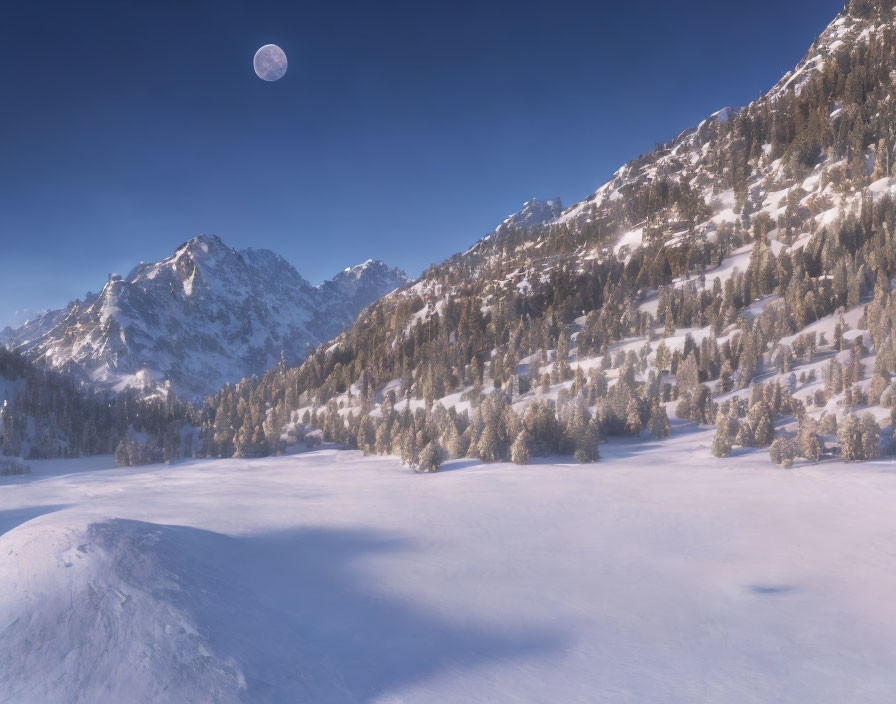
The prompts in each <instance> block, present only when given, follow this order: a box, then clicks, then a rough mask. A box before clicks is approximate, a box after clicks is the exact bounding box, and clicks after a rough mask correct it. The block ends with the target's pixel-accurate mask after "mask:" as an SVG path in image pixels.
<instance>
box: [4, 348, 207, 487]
mask: <svg viewBox="0 0 896 704" xmlns="http://www.w3.org/2000/svg"><path fill="white" fill-rule="evenodd" d="M193 423H194V420H193V410H192V406H191V405H188V404H183V403H181V402H179V401H178V400H177V399H176V398H175V397H174V395H171V396H169V397H168V398H160V397H155V398H148V399H147V398H142V397H141V396H140V395H139V393H138V392H137V390H135V389H128V390H125V391H122V392H121V393H112V392H108V391H96V390H94V389H92V388H91V387H90V386H87V385H85V384H83V383H79V382H78V381H76V379H75V377H74V376H72V375H71V374H66V373H64V372H62V371H59V370H56V369H52V368H49V367H47V366H46V365H43V366H41V365H39V364H35V363H34V362H31V361H30V360H28V359H26V358H25V357H24V356H23V355H22V354H20V353H18V352H14V351H10V350H7V349H4V348H2V347H0V462H2V460H3V458H4V456H6V457H25V458H27V459H45V458H53V457H78V456H80V455H101V454H109V453H111V452H114V451H115V450H116V448H118V447H119V446H120V445H122V441H123V440H124V441H125V442H124V444H123V448H124V450H125V451H128V452H130V454H128V455H124V456H123V457H127V458H129V459H131V460H133V461H134V462H140V463H142V462H149V461H156V462H160V461H162V460H169V459H173V458H175V457H179V456H181V455H182V454H184V453H186V454H191V453H193V452H194V451H195V450H196V448H198V444H197V445H196V448H194V447H193V441H194V436H195V433H194V431H193V429H192V427H193ZM150 439H152V442H149V440H150ZM0 470H2V467H0ZM0 473H2V472H0Z"/></svg>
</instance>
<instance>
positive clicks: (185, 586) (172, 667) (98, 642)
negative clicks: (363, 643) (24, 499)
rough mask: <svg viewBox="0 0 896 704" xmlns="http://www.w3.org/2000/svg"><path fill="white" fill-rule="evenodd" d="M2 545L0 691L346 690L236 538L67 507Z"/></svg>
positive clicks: (287, 694) (217, 697) (230, 695)
mask: <svg viewBox="0 0 896 704" xmlns="http://www.w3.org/2000/svg"><path fill="white" fill-rule="evenodd" d="M0 555H2V556H3V557H2V558H0V633H2V637H0V701H3V702H7V701H10V702H13V701H14V702H48V701H52V702H96V703H102V702H110V703H112V702H115V703H116V704H117V703H120V702H125V701H126V702H199V701H203V702H204V701H214V702H225V703H226V702H240V701H245V700H246V699H247V698H249V699H252V700H253V701H266V702H280V701H283V702H286V701H294V700H295V699H294V697H296V696H299V697H300V698H307V700H308V701H313V700H320V696H321V695H322V694H323V693H326V696H325V698H326V699H327V701H345V700H346V699H345V698H344V697H342V696H340V694H341V692H342V690H343V685H342V683H341V682H339V681H338V676H336V675H335V674H334V673H333V672H332V669H330V668H328V667H327V666H326V665H324V664H322V663H319V662H315V659H316V658H315V655H314V653H313V652H311V653H309V652H300V650H301V648H302V647H303V645H302V643H301V640H302V639H301V638H297V637H296V635H297V634H296V633H295V631H290V630H288V629H287V627H286V626H285V625H284V618H283V614H282V613H281V612H280V610H279V609H278V608H277V607H276V606H274V605H268V604H264V603H262V600H261V599H259V598H258V597H257V595H255V594H253V593H252V591H251V589H247V588H246V585H247V584H250V583H251V582H252V580H254V579H256V578H257V575H253V574H251V572H252V570H251V569H249V568H248V567H246V566H247V565H249V564H251V562H252V557H251V556H250V555H249V554H247V551H246V550H245V549H241V548H240V546H239V542H238V541H237V540H235V539H233V538H230V537H228V536H225V535H221V534H218V533H213V532H209V531H204V530H198V529H195V528H189V527H184V526H166V525H160V524H155V523H146V522H143V521H134V520H125V519H119V518H115V519H106V518H101V519H96V518H91V517H84V516H81V517H77V516H76V517H75V518H74V519H72V518H71V512H65V511H63V512H59V513H56V514H52V515H47V516H43V517H41V518H37V519H34V520H32V521H29V522H27V523H25V524H23V525H20V526H19V527H17V528H14V529H13V530H11V531H9V532H8V533H6V534H4V535H2V536H0ZM244 577H245V580H244V579H243V578H244Z"/></svg>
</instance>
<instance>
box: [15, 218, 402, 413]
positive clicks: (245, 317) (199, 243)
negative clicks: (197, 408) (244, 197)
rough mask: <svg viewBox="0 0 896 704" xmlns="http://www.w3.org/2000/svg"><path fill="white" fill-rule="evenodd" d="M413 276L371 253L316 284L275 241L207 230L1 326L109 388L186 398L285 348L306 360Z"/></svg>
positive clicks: (260, 367)
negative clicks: (70, 298) (78, 295)
mask: <svg viewBox="0 0 896 704" xmlns="http://www.w3.org/2000/svg"><path fill="white" fill-rule="evenodd" d="M406 280H407V278H406V276H405V274H404V272H402V271H400V270H398V269H390V268H389V267H387V266H386V265H385V264H383V262H379V261H376V262H375V261H367V262H365V263H364V264H361V265H359V266H356V267H353V268H349V269H346V270H345V271H342V272H340V273H339V274H337V275H336V277H334V278H333V279H332V280H330V281H327V282H325V283H324V284H322V285H321V286H312V285H311V284H310V283H309V282H308V281H306V280H305V279H304V278H302V276H300V275H299V273H298V272H297V271H296V269H295V268H294V267H293V266H292V265H291V264H290V263H289V262H287V261H286V260H285V259H283V257H281V256H279V255H278V254H275V253H274V252H271V251H269V250H266V249H245V250H242V251H237V250H235V249H232V248H230V247H228V246H227V245H225V244H224V243H223V242H222V241H221V239H220V238H218V237H217V236H214V235H200V236H199V237H196V238H194V239H192V240H190V241H189V242H186V243H185V244H183V245H181V246H180V247H178V249H177V251H175V252H174V254H173V255H171V256H170V257H168V258H166V259H164V260H162V261H160V262H157V263H141V264H140V265H138V266H137V267H135V268H134V269H133V270H132V271H131V272H130V273H129V274H128V275H127V276H123V277H122V276H118V275H115V274H113V275H110V277H109V280H108V282H107V283H106V285H105V286H104V287H103V289H102V291H101V292H100V293H99V294H88V295H87V296H86V297H85V299H84V300H76V301H74V302H72V303H70V304H69V305H68V306H66V307H65V308H63V309H61V310H55V311H49V312H47V313H45V314H43V315H41V316H40V317H39V318H37V319H36V320H33V321H30V322H28V323H26V324H25V325H23V326H21V327H20V328H17V329H11V328H6V329H5V330H3V332H2V333H0V343H2V344H4V345H5V346H7V347H10V348H15V349H19V350H21V351H22V352H24V353H25V354H26V355H27V356H28V357H30V358H32V359H39V358H43V359H46V360H47V361H49V362H50V363H51V365H52V366H54V367H57V368H67V369H70V370H72V371H80V372H83V374H84V375H85V376H86V377H87V378H89V379H90V380H91V381H92V382H93V383H94V385H96V386H99V387H102V388H111V389H123V388H125V387H127V386H131V387H138V388H142V387H144V386H146V385H150V386H152V387H153V388H160V389H167V388H171V389H172V390H174V391H175V392H176V393H178V394H179V395H182V396H187V397H190V396H193V395H202V394H207V393H211V392H213V391H215V390H216V389H217V388H219V387H220V386H221V385H222V384H225V383H229V382H233V381H238V380H239V379H242V378H244V377H246V376H249V375H252V374H257V373H261V372H264V371H265V370H267V369H269V368H270V367H271V366H273V365H275V364H276V363H277V362H278V361H279V360H280V359H281V356H282V357H283V358H285V360H286V361H287V362H292V363H295V362H298V361H301V359H303V358H304V356H305V353H306V350H307V348H308V347H309V346H315V345H318V344H320V343H322V342H325V341H326V340H328V339H330V338H331V337H333V336H334V335H336V334H338V333H339V332H340V331H341V330H342V329H344V328H345V327H346V326H348V325H350V324H351V322H352V321H353V320H354V318H355V316H356V315H357V314H358V313H359V312H360V311H361V310H362V309H363V308H364V307H366V306H367V305H369V304H370V303H371V302H373V301H374V300H376V299H378V298H379V297H380V296H382V295H384V294H386V293H388V292H389V291H392V290H394V289H395V288H397V287H399V286H401V285H403V284H404V283H405V282H406Z"/></svg>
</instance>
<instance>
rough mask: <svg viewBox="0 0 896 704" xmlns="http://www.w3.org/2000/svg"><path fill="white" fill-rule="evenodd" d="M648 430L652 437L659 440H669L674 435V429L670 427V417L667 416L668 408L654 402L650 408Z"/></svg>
mask: <svg viewBox="0 0 896 704" xmlns="http://www.w3.org/2000/svg"><path fill="white" fill-rule="evenodd" d="M648 430H649V431H650V434H651V436H653V437H654V438H656V439H657V440H662V439H664V438H667V437H669V435H670V434H671V433H672V428H671V426H670V425H669V416H668V415H667V414H666V407H665V406H664V405H663V404H661V403H659V402H658V401H654V402H653V404H652V405H651V407H650V421H649V423H648Z"/></svg>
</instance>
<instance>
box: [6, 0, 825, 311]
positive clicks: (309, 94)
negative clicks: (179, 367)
mask: <svg viewBox="0 0 896 704" xmlns="http://www.w3.org/2000/svg"><path fill="white" fill-rule="evenodd" d="M841 7H842V2H841V0H757V1H755V2H750V3H730V2H719V1H718V0H714V1H712V2H710V1H704V0H693V1H691V2H687V1H682V2H677V3H669V2H666V1H662V2H660V1H656V2H653V1H649V0H643V1H642V2H638V3H635V2H596V1H593V0H592V1H591V2H564V1H563V0H559V1H555V2H551V3H548V2H539V3H534V2H528V1H527V0H516V1H515V2H465V1H463V0H453V1H452V2H431V3H425V2H397V1H392V0H382V1H381V2H377V3H371V2H358V3H350V2H330V3H303V2H296V1H290V2H286V1H282V2H274V1H270V0H244V1H241V2H237V1H234V0H214V1H213V2H212V1H208V2H205V1H199V2H188V1H187V0H180V1H175V0H160V1H159V2H151V3H136V2H122V1H121V0H116V1H115V2H101V1H94V2H89V3H72V2H69V1H66V2H45V1H42V0H31V1H29V2H18V3H8V4H7V6H6V7H4V10H3V16H2V22H0V66H2V69H0V95H2V96H3V100H2V105H0V135H2V151H0V325H2V324H4V323H8V322H11V321H12V320H13V319H14V318H15V316H16V311H22V310H24V309H28V310H30V311H37V310H40V309H43V308H46V307H53V306H60V305H63V304H64V303H66V302H67V301H68V300H70V299H72V298H75V297H78V296H81V295H83V294H84V293H85V292H86V291H88V290H94V291H95V290H97V289H99V288H100V287H101V286H102V284H103V283H104V282H105V280H106V276H107V275H108V273H109V272H113V271H119V272H124V271H126V270H128V269H130V267H131V266H132V265H133V264H135V263H136V262H138V261H141V260H144V261H149V260H156V259H159V258H162V257H164V256H166V255H168V254H169V253H171V252H172V251H173V249H174V248H175V247H176V246H177V245H178V244H180V243H181V242H183V241H185V240H187V239H189V238H191V237H192V236H194V235H196V234H199V233H203V232H205V233H215V234H218V235H220V236H221V237H222V238H223V239H224V241H225V242H227V243H228V244H230V245H232V246H236V247H246V246H254V247H268V248H270V249H273V250H275V251H277V252H279V253H280V254H282V255H284V256H285V257H286V258H287V259H288V260H290V261H291V262H292V263H293V264H295V266H296V268H297V269H298V270H299V271H300V272H301V273H302V274H303V275H304V276H305V277H306V278H308V279H309V280H311V281H312V282H314V283H319V282H320V281H321V280H323V279H325V278H327V277H329V276H331V275H332V274H333V273H335V272H336V271H338V270H340V269H342V268H344V267H345V266H348V265H351V264H355V263H358V262H361V261H363V260H365V259H367V258H369V257H372V258H378V259H383V260H385V261H387V262H388V263H390V264H392V265H395V266H401V267H403V268H405V269H406V270H407V271H408V272H409V273H419V271H420V270H421V269H423V268H424V267H425V266H426V265H428V264H429V263H431V262H433V261H439V260H441V259H442V258H444V257H446V256H448V255H450V254H452V253H454V252H455V251H457V250H461V249H465V248H466V247H468V246H469V245H470V244H471V243H472V242H473V241H475V240H476V239H477V238H478V237H480V236H481V235H482V234H484V233H486V232H487V231H489V230H491V229H492V228H493V227H494V226H495V225H497V224H498V223H499V222H500V221H501V220H502V219H503V218H504V217H505V216H506V215H507V214H508V213H510V212H513V211H515V210H516V209H518V208H519V206H520V205H521V204H522V203H523V201H525V200H527V199H529V198H530V197H541V198H551V197H555V196H560V197H561V198H562V199H563V201H564V203H565V204H571V203H573V202H575V201H576V200H579V199H581V198H583V197H585V196H586V195H588V194H589V193H591V192H592V191H593V190H594V189H595V188H597V187H598V186H599V185H600V184H601V183H603V182H604V181H605V180H606V178H607V177H608V176H609V175H610V174H611V173H612V172H613V171H614V170H615V169H616V168H617V167H618V166H619V165H621V164H622V163H624V162H625V161H627V160H629V159H630V158H632V157H635V156H637V155H638V154H639V153H642V152H646V151H649V150H650V149H651V148H652V147H653V145H654V143H655V142H657V141H665V140H667V139H670V138H672V137H674V136H675V135H676V134H678V133H679V132H680V131H681V130H683V129H685V128H687V127H689V126H691V125H693V124H696V123H697V122H698V121H699V120H701V119H702V118H704V117H705V116H706V115H708V114H709V113H711V112H713V111H715V110H716V109H718V108H720V107H723V106H725V105H740V104H744V103H746V102H749V100H751V99H752V98H755V97H756V95H757V94H758V93H759V92H760V91H763V90H765V89H767V88H769V87H770V86H771V85H772V84H773V83H774V82H775V81H776V80H777V79H778V78H779V77H780V75H782V74H783V73H785V72H786V71H787V70H789V69H790V68H792V67H793V65H794V64H795V63H796V62H797V61H798V60H799V59H800V58H801V57H802V55H803V53H804V52H805V50H806V49H807V48H808V46H809V44H810V43H811V41H812V40H813V39H814V37H815V36H816V35H817V34H818V33H819V32H820V31H821V30H823V29H824V27H825V26H826V25H827V24H828V22H830V20H831V19H833V17H834V16H835V14H836V13H837V12H838V11H839V10H840V8H841ZM269 42H273V43H276V44H279V45H280V46H282V47H283V49H284V50H285V51H286V53H287V55H288V57H289V62H290V64H289V71H288V72H287V74H286V76H285V78H284V79H283V80H281V81H278V82H276V83H266V82H264V81H261V80H260V79H258V78H257V77H256V76H255V75H254V73H253V72H252V56H253V54H254V52H255V50H256V49H257V48H258V47H259V46H261V45H262V44H266V43H269Z"/></svg>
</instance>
